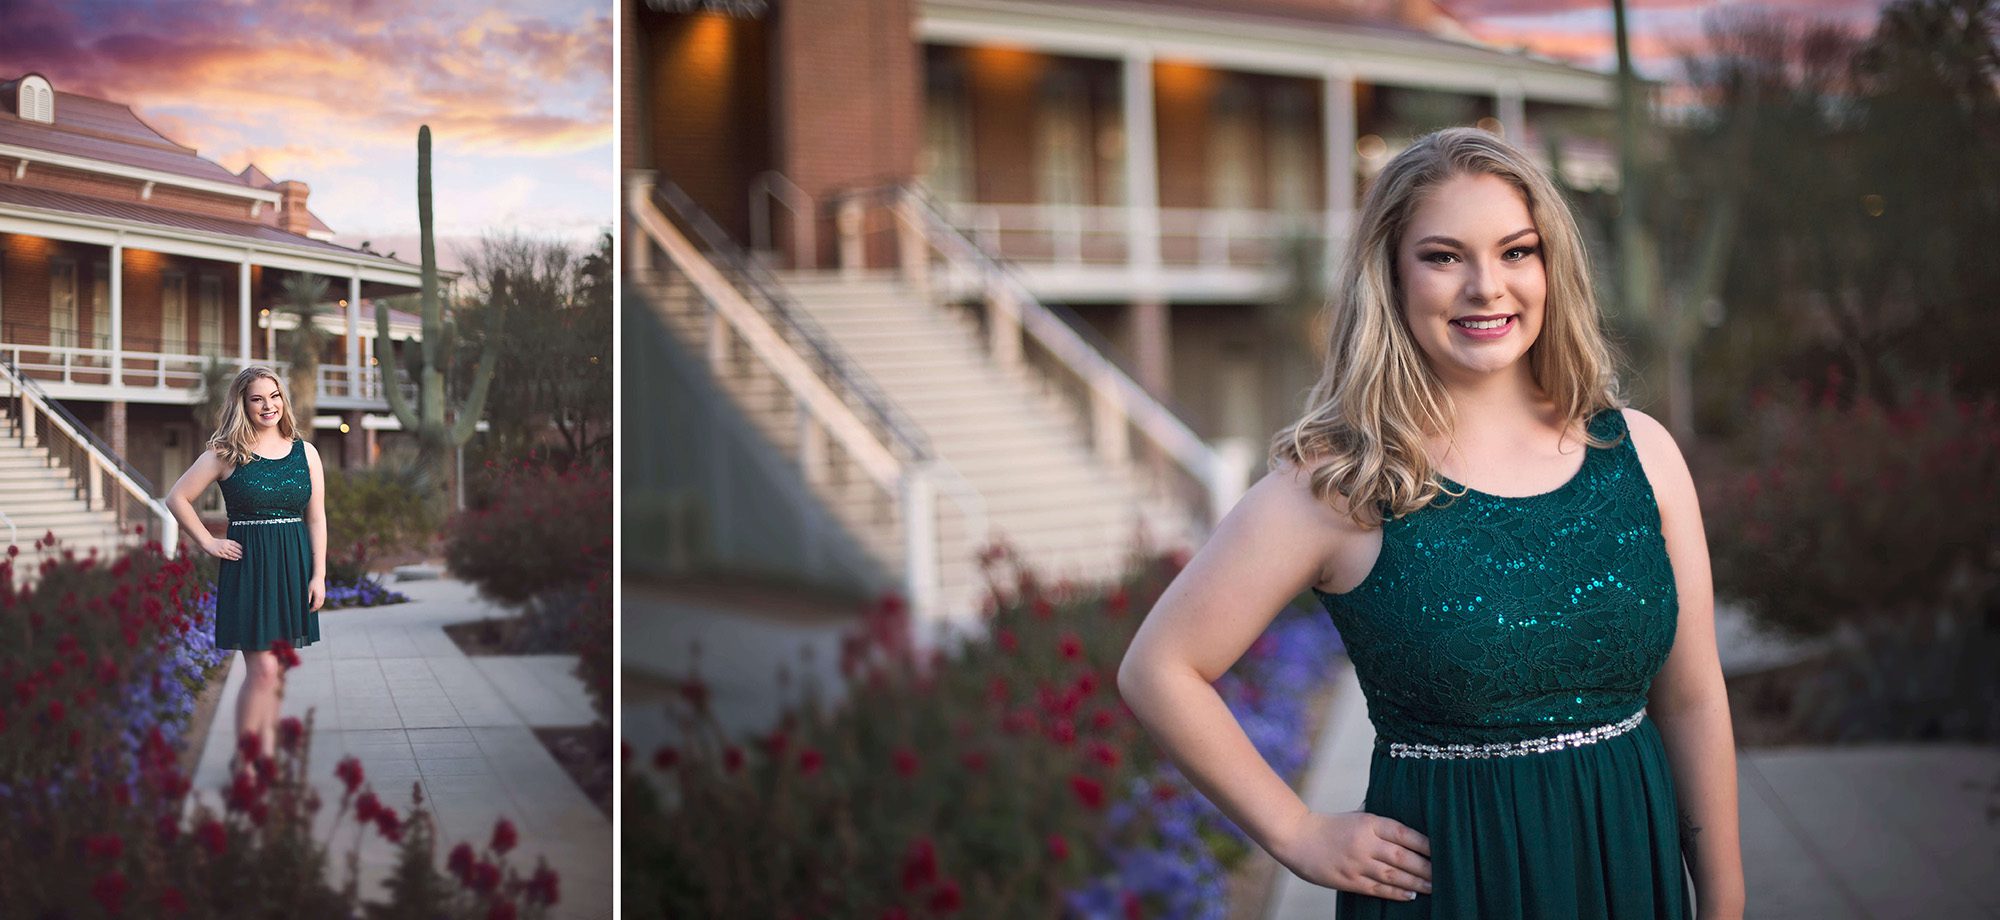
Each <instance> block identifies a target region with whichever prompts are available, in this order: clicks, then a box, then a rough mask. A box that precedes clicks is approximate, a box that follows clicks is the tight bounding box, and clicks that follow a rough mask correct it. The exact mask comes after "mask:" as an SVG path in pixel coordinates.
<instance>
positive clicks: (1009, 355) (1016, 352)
mask: <svg viewBox="0 0 2000 920" xmlns="http://www.w3.org/2000/svg"><path fill="white" fill-rule="evenodd" d="M986 331H987V339H988V347H989V348H990V350H991V351H992V352H993V363H994V364H997V365H999V366H1000V367H1001V368H1003V369H1007V370H1012V369H1014V368H1015V367H1018V366H1020V364H1021V305H1020V304H1019V303H1017V302H1015V300H1014V294H1013V292H1012V291H1009V290H1008V289H1007V286H1006V285H1004V284H1000V283H998V282H996V281H993V280H990V279H989V280H988V282H987V284H986Z"/></svg>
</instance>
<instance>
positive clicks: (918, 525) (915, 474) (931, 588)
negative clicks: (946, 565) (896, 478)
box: [902, 466, 941, 652]
mask: <svg viewBox="0 0 2000 920" xmlns="http://www.w3.org/2000/svg"><path fill="white" fill-rule="evenodd" d="M902 485H903V495H902V500H903V584H904V588H905V590H906V592H907V593H908V595H909V602H910V603H909V610H910V619H911V627H912V629H911V632H912V634H913V635H914V636H918V637H919V642H920V651H924V652H928V650H929V645H930V641H929V640H930V637H931V636H932V635H934V630H933V626H934V625H935V624H934V622H933V621H934V620H935V619H936V618H937V617H938V616H939V615H940V613H941V611H939V609H938V587H939V586H938V545H937V542H938V534H937V492H936V487H935V486H934V485H933V484H932V483H931V481H930V475H929V472H928V471H927V470H925V469H924V468H923V467H921V466H905V467H904V468H903V476H902Z"/></svg>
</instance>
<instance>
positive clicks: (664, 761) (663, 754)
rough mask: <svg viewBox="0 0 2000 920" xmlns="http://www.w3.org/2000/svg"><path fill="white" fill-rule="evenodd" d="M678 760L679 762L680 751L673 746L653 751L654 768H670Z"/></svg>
mask: <svg viewBox="0 0 2000 920" xmlns="http://www.w3.org/2000/svg"><path fill="white" fill-rule="evenodd" d="M680 762H681V752H680V751H678V750H676V749H674V748H670V747H663V748H660V749H659V750H657V751H654V752H653V768H654V769H657V770H671V769H673V768H674V764H677V763H680Z"/></svg>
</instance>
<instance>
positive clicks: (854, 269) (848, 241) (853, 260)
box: [834, 195, 867, 280]
mask: <svg viewBox="0 0 2000 920" xmlns="http://www.w3.org/2000/svg"><path fill="white" fill-rule="evenodd" d="M866 216H867V215H866V213H865V212H863V211H862V209H861V196H859V195H849V196H847V197H846V198H843V199H841V201H840V208H839V210H838V211H836V212H835V213H834V225H835V227H836V228H838V231H839V233H840V276H841V277H842V278H846V279H850V280H851V279H853V278H856V277H858V276H859V275H860V274H861V271H862V269H864V268H867V255H866V250H865V247H864V246H863V245H862V244H863V243H864V242H866V240H865V239H864V238H863V237H862V235H861V223H862V220H863V219H864V218H865V217H866Z"/></svg>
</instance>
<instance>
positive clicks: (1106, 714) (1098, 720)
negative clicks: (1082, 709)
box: [1090, 709, 1118, 731]
mask: <svg viewBox="0 0 2000 920" xmlns="http://www.w3.org/2000/svg"><path fill="white" fill-rule="evenodd" d="M1117 719H1118V715H1117V713H1115V712H1113V711H1111V710H1109V709H1100V710H1098V711H1097V714H1095V715H1093V716H1091V717H1090V727H1091V728H1094V729H1097V730H1098V731H1103V730H1105V729H1107V728H1110V727H1111V723H1113V722H1115V721H1117Z"/></svg>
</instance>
